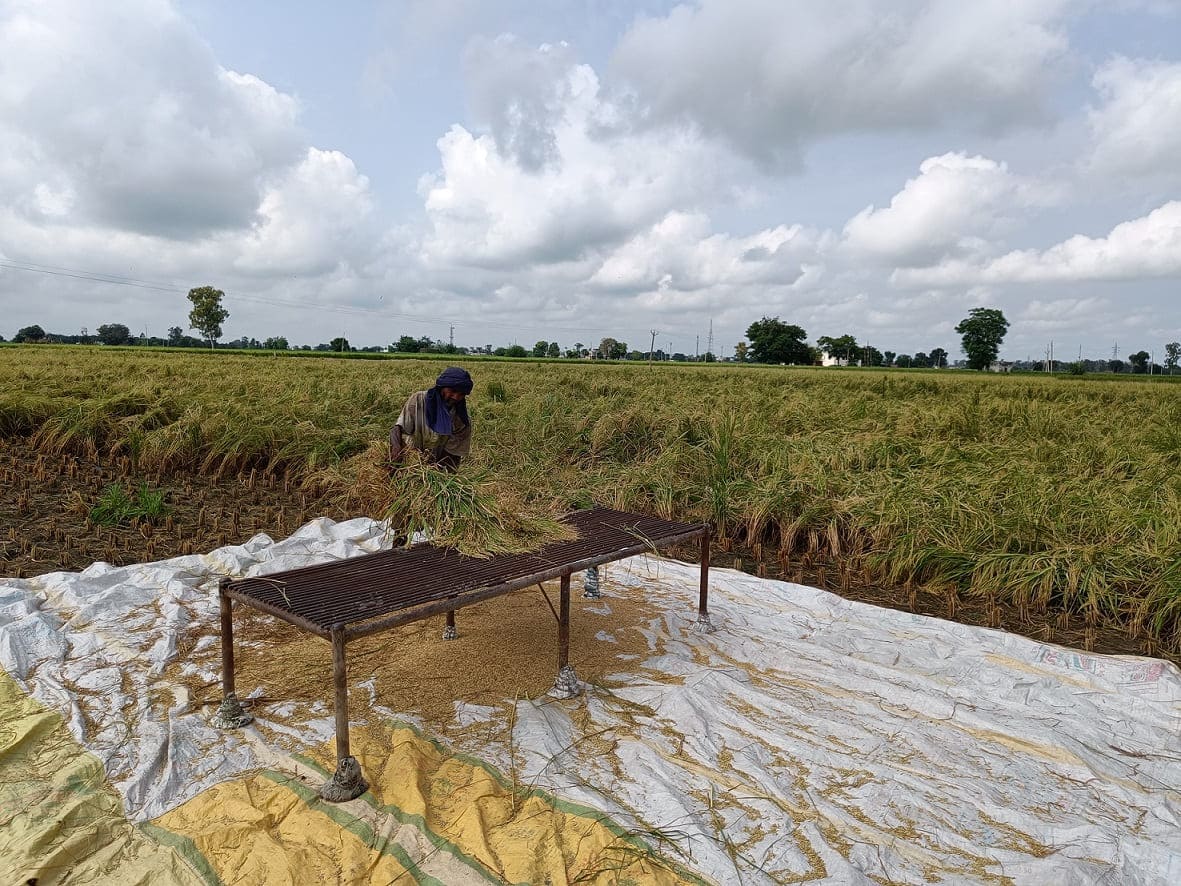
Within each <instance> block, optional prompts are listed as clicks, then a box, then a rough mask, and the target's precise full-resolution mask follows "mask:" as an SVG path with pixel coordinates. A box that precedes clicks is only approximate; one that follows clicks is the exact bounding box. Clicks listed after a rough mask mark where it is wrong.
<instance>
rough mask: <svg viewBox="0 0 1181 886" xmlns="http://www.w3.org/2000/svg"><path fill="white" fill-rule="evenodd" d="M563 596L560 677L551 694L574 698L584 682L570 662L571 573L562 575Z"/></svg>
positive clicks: (559, 661) (559, 658)
mask: <svg viewBox="0 0 1181 886" xmlns="http://www.w3.org/2000/svg"><path fill="white" fill-rule="evenodd" d="M561 587H562V597H561V601H560V602H559V604H558V679H557V680H555V681H554V685H553V688H552V689H550V691H549V694H550V696H551V697H553V698H573V697H574V696H576V695H578V694H580V693H581V692H582V684H581V683H579V682H578V675H577V674H576V673H574V667H573V666H572V665H571V664H570V573H569V572H567V573H565V574H564V575H563V576H562V585H561Z"/></svg>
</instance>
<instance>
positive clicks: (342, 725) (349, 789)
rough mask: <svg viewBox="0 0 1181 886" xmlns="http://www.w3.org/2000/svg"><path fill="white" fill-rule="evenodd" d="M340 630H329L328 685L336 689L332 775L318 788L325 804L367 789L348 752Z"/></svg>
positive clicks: (345, 676) (345, 679)
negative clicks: (330, 638)
mask: <svg viewBox="0 0 1181 886" xmlns="http://www.w3.org/2000/svg"><path fill="white" fill-rule="evenodd" d="M344 640H345V638H344V627H343V626H342V625H333V627H332V682H333V687H334V688H335V690H336V772H334V773H333V775H332V778H330V779H328V781H326V782H324V786H323V787H322V788H320V797H321V798H322V799H324V800H327V801H328V802H329V803H343V802H345V801H346V800H352V799H355V798H356V797H359V796H361V795H362V794H363V793H365V792H366V791H367V790H369V782H367V781H365V776H364V775H362V774H361V764H360V763H358V762H357V759H356V757H354V756H353V755H352V754H350V753H349V684H348V671H347V669H346V667H345V658H344Z"/></svg>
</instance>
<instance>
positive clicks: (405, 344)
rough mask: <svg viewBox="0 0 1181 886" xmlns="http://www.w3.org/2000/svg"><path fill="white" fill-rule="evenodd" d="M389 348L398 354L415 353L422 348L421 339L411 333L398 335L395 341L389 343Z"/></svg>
mask: <svg viewBox="0 0 1181 886" xmlns="http://www.w3.org/2000/svg"><path fill="white" fill-rule="evenodd" d="M390 350H391V351H397V352H398V353H400V354H417V353H418V352H419V351H421V350H422V339H419V338H415V337H414V336H412V335H403V336H400V337H399V338H398V340H397V341H396V342H394V343H393V344H392V345H390Z"/></svg>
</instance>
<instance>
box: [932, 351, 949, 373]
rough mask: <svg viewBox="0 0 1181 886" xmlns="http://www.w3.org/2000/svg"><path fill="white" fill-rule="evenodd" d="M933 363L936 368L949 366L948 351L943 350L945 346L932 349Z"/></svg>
mask: <svg viewBox="0 0 1181 886" xmlns="http://www.w3.org/2000/svg"><path fill="white" fill-rule="evenodd" d="M931 365H932V366H934V367H935V368H936V369H946V368H947V351H945V350H943V348H932V349H931Z"/></svg>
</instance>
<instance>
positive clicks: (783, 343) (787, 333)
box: [746, 317, 812, 363]
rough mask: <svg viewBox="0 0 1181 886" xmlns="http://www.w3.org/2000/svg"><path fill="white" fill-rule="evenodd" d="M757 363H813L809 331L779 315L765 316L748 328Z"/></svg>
mask: <svg viewBox="0 0 1181 886" xmlns="http://www.w3.org/2000/svg"><path fill="white" fill-rule="evenodd" d="M746 337H747V338H748V339H750V346H751V351H752V353H753V356H754V360H755V362H756V363H811V362H812V349H811V348H809V347H808V344H807V341H806V339H807V337H808V333H806V332H804V330H803V329H801V328H800V327H799V326H793V325H791V324H788V323H784V322H782V321H781V320H780V319H779V318H778V317H770V318H768V317H764V318H763V319H762V320H758V321H756V322H755V323H752V324H750V326H749V327H747V330H746Z"/></svg>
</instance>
